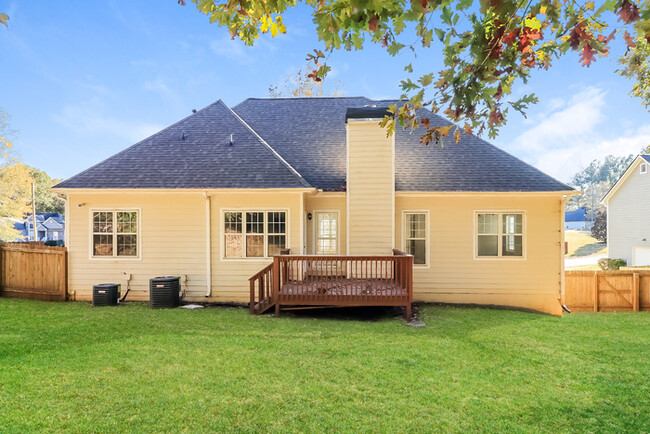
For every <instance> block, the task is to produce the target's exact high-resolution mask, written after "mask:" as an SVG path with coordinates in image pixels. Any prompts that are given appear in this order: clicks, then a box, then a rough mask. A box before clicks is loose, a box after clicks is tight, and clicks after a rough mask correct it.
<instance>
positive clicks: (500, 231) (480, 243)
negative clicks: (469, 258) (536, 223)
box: [476, 212, 524, 258]
mask: <svg viewBox="0 0 650 434" xmlns="http://www.w3.org/2000/svg"><path fill="white" fill-rule="evenodd" d="M476 219H477V221H476V228H477V231H476V232H477V233H476V256H478V257H520V258H521V257H523V256H524V215H523V213H517V212H479V213H477V214H476Z"/></svg>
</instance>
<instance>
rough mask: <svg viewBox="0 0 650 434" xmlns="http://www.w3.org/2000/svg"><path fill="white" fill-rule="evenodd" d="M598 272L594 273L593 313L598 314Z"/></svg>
mask: <svg viewBox="0 0 650 434" xmlns="http://www.w3.org/2000/svg"><path fill="white" fill-rule="evenodd" d="M598 297H599V294H598V271H594V312H598Z"/></svg>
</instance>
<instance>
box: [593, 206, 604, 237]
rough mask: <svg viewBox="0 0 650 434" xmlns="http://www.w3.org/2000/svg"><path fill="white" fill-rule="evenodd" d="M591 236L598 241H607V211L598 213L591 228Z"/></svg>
mask: <svg viewBox="0 0 650 434" xmlns="http://www.w3.org/2000/svg"><path fill="white" fill-rule="evenodd" d="M591 235H592V236H593V237H594V238H595V239H597V240H598V241H603V242H606V241H607V211H606V210H603V211H598V212H597V213H596V218H594V224H593V226H592V227H591Z"/></svg>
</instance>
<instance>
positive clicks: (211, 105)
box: [37, 99, 227, 214]
mask: <svg viewBox="0 0 650 434" xmlns="http://www.w3.org/2000/svg"><path fill="white" fill-rule="evenodd" d="M220 102H221V103H222V104H223V101H221V99H218V100H216V101H215V102H213V103H212V104H208V105H207V106H205V107H203V108H202V109H200V110H197V111H196V113H192V114H190V115H189V116H185V117H184V118H183V119H181V120H179V121H177V122H174V123H173V124H171V125H169V126H168V127H165V128H163V129H162V130H160V131H158V132H156V133H153V134H152V135H150V136H148V137H145V138H144V139H142V140H140V141H139V142H137V143H134V144H132V145H131V146H127V147H126V148H124V149H122V150H121V151H120V152H118V153H116V154H113V155H111V156H109V157H106V158H104V159H103V160H102V161H100V162H99V163H96V164H94V165H92V166H90V167H89V168H87V169H86V170H83V171H81V172H79V173H77V174H76V175H74V176H72V177H70V178H68V179H64V180H63V181H61V182H59V183H58V184H56V185H55V186H53V187H52V188H58V187H59V186H60V185H61V184H65V183H66V182H69V181H71V180H73V179H75V178H78V177H79V176H81V175H83V174H85V173H86V172H89V171H91V170H93V169H94V168H96V167H98V166H100V165H102V164H104V163H105V162H107V161H108V160H110V159H112V158H115V157H117V156H118V155H121V154H123V153H125V152H126V151H128V150H130V149H131V148H135V147H136V146H138V145H140V144H142V142H144V141H145V140H149V139H152V138H154V137H156V136H158V135H160V134H162V133H163V132H165V131H167V130H169V129H170V128H173V127H175V126H176V125H178V124H180V123H181V122H183V121H185V120H187V119H189V118H191V117H192V116H195V115H198V114H199V113H201V112H203V111H205V110H207V109H209V108H210V107H213V106H215V105H217V104H218V103H220ZM224 105H225V104H224ZM226 107H227V106H226ZM37 214H38V213H37Z"/></svg>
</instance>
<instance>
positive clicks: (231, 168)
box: [56, 100, 310, 188]
mask: <svg viewBox="0 0 650 434" xmlns="http://www.w3.org/2000/svg"><path fill="white" fill-rule="evenodd" d="M231 134H232V135H233V144H232V145H231V144H230V135H231ZM181 138H183V139H181ZM56 187H57V188H305V187H310V185H309V184H308V183H307V182H306V181H305V180H304V179H303V178H302V177H301V176H300V175H299V174H297V173H296V172H295V170H294V169H292V168H291V167H290V166H289V165H288V164H287V163H286V162H285V161H283V160H282V158H281V157H280V156H278V155H277V154H276V153H275V151H273V150H272V149H270V148H269V147H268V145H267V144H266V143H264V141H263V140H262V139H260V138H259V136H257V135H256V134H255V132H254V131H252V130H251V129H250V127H248V126H247V125H246V124H245V123H244V122H243V121H242V120H241V119H240V118H239V117H238V116H237V115H236V114H235V113H233V111H232V110H230V109H229V108H228V107H227V106H226V105H225V104H224V103H223V102H221V100H219V101H217V102H215V103H214V104H211V105H209V106H208V107H206V108H204V109H202V110H200V111H198V112H197V113H195V114H192V115H191V116H188V117H187V118H185V119H183V120H181V121H180V122H177V123H175V124H174V125H172V126H170V127H167V128H165V129H164V130H162V131H160V132H158V133H156V134H154V135H153V136H151V137H148V138H146V139H144V140H143V141H141V142H139V143H137V144H135V145H133V146H131V147H130V148H127V149H125V150H124V151H122V152H120V153H118V154H116V155H114V156H112V157H110V158H108V159H106V160H104V161H102V162H101V163H99V164H97V165H95V166H93V167H91V168H90V169H87V170H85V171H84V172H81V173H80V174H78V175H76V176H73V177H72V178H70V179H67V180H65V181H63V182H61V183H60V184H58V185H57V186H56Z"/></svg>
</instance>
